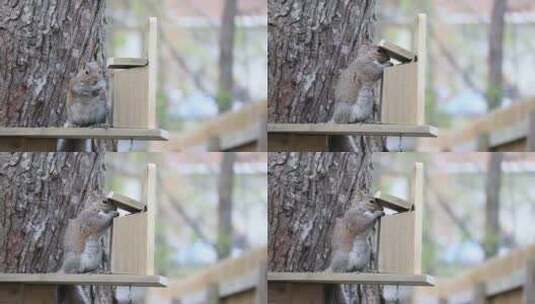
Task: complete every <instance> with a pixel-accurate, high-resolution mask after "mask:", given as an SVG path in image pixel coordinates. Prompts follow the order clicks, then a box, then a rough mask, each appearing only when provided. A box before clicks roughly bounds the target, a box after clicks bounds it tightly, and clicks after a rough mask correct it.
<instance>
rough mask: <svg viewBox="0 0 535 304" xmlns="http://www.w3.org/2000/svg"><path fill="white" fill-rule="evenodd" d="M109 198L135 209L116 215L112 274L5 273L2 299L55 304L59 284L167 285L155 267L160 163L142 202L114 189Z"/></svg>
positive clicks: (150, 172) (152, 169)
mask: <svg viewBox="0 0 535 304" xmlns="http://www.w3.org/2000/svg"><path fill="white" fill-rule="evenodd" d="M107 201H108V202H109V203H112V204H114V205H116V206H117V208H118V209H122V210H126V211H128V212H132V213H131V214H128V215H123V216H119V217H116V218H114V219H113V224H112V227H111V231H112V237H111V273H110V274H98V273H87V274H66V273H1V274H0V303H4V302H2V300H6V301H7V302H5V303H22V304H26V303H28V304H30V303H40V304H54V303H56V293H57V288H58V286H59V285H110V286H136V287H166V286H167V278H165V277H162V276H160V275H157V274H155V270H154V246H155V245H154V237H155V212H156V210H155V209H156V165H154V164H149V165H148V166H147V172H146V176H145V181H144V183H143V191H142V200H141V202H140V201H137V200H134V199H132V198H129V197H126V196H123V195H119V194H116V193H113V192H111V193H110V194H109V195H108V198H107Z"/></svg>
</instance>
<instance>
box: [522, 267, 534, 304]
mask: <svg viewBox="0 0 535 304" xmlns="http://www.w3.org/2000/svg"><path fill="white" fill-rule="evenodd" d="M522 303H523V304H531V303H535V259H533V258H532V259H530V260H528V261H527V262H526V281H525V282H524V287H523V295H522Z"/></svg>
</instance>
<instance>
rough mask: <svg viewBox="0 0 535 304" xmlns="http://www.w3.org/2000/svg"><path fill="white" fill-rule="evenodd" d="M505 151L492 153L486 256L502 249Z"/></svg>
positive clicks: (489, 165)
mask: <svg viewBox="0 0 535 304" xmlns="http://www.w3.org/2000/svg"><path fill="white" fill-rule="evenodd" d="M502 161H503V153H501V152H493V153H490V158H489V162H488V168H487V180H486V184H485V193H486V203H485V239H484V241H483V244H484V246H483V247H484V251H485V257H486V258H491V257H493V256H495V255H497V254H498V251H499V250H500V235H501V227H500V190H501V184H502V182H501V181H502Z"/></svg>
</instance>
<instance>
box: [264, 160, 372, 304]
mask: <svg viewBox="0 0 535 304" xmlns="http://www.w3.org/2000/svg"><path fill="white" fill-rule="evenodd" d="M268 164H269V170H268V187H269V188H268V203H269V208H268V223H269V227H268V267H269V271H287V272H288V271H289V272H319V271H323V270H325V269H326V268H327V267H328V264H329V260H330V255H331V243H330V242H331V237H332V232H333V229H334V224H335V220H336V218H337V217H341V216H342V215H343V214H344V213H345V211H346V210H347V209H348V208H349V206H350V201H351V199H352V198H354V197H357V198H358V197H361V196H362V195H364V194H369V191H370V188H371V182H372V177H371V170H372V163H371V154H357V153H270V154H269V163H268ZM371 243H372V244H375V242H373V241H372V242H371ZM374 257H375V248H373V250H372V254H371V263H370V264H371V265H375V260H374ZM345 291H346V295H348V296H349V298H350V300H351V301H350V303H379V301H380V289H379V288H378V287H372V286H353V287H349V286H346V287H345Z"/></svg>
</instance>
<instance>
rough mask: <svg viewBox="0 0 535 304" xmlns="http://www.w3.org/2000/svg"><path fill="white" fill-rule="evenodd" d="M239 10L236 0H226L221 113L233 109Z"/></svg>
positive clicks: (221, 49) (221, 37) (219, 99)
mask: <svg viewBox="0 0 535 304" xmlns="http://www.w3.org/2000/svg"><path fill="white" fill-rule="evenodd" d="M237 12H238V9H237V4H236V0H225V6H224V8H223V17H222V18H221V31H220V34H219V83H218V90H217V91H218V92H217V106H218V109H219V113H223V112H225V111H228V110H230V109H232V102H233V88H234V78H233V66H234V33H235V31H236V29H235V25H234V19H235V17H236V14H237Z"/></svg>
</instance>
